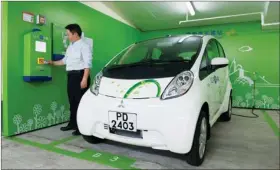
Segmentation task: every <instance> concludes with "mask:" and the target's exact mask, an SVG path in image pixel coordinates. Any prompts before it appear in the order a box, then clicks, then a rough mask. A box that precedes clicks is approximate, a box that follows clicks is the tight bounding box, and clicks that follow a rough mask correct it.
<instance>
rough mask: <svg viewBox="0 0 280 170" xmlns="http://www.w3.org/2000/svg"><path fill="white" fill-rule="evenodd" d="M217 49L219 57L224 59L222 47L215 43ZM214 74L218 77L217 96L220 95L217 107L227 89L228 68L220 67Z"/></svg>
mask: <svg viewBox="0 0 280 170" xmlns="http://www.w3.org/2000/svg"><path fill="white" fill-rule="evenodd" d="M216 43H217V46H218V49H219V57H222V58H225V57H226V56H225V52H224V49H223V47H222V45H221V44H220V43H219V42H218V41H216ZM216 73H217V75H218V77H219V80H220V81H219V94H220V100H219V105H221V104H222V103H223V101H224V97H225V93H226V89H227V83H228V78H229V77H228V67H222V68H219V69H217V70H216Z"/></svg>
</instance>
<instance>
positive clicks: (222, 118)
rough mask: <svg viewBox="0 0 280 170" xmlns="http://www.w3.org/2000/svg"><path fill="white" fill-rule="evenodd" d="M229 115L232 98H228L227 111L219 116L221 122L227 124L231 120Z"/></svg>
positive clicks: (230, 113)
mask: <svg viewBox="0 0 280 170" xmlns="http://www.w3.org/2000/svg"><path fill="white" fill-rule="evenodd" d="M231 115H232V97H231V96H230V97H229V102H228V110H227V111H226V112H225V113H223V114H222V115H221V120H222V121H226V122H228V121H230V120H231Z"/></svg>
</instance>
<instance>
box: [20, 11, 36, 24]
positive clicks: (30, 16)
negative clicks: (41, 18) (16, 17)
mask: <svg viewBox="0 0 280 170" xmlns="http://www.w3.org/2000/svg"><path fill="white" fill-rule="evenodd" d="M22 20H23V21H25V22H29V23H34V14H32V13H30V12H22Z"/></svg>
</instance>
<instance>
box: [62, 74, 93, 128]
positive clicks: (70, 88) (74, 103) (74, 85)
mask: <svg viewBox="0 0 280 170" xmlns="http://www.w3.org/2000/svg"><path fill="white" fill-rule="evenodd" d="M83 75H84V70H80V71H69V72H67V79H68V80H67V93H68V100H69V104H70V121H69V124H68V126H71V127H73V128H75V129H78V126H77V110H78V106H79V103H80V100H81V98H82V96H83V95H84V93H85V92H86V91H87V90H88V88H89V86H90V76H89V77H88V81H87V87H86V88H84V89H81V81H82V79H83Z"/></svg>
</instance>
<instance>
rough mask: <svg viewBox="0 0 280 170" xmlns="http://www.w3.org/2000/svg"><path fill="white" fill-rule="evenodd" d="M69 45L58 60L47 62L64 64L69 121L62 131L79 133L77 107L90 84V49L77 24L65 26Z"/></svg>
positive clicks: (56, 64) (58, 64)
mask: <svg viewBox="0 0 280 170" xmlns="http://www.w3.org/2000/svg"><path fill="white" fill-rule="evenodd" d="M65 29H66V31H67V36H68V39H69V41H70V45H69V46H68V48H67V50H66V54H65V57H64V58H63V59H62V60H59V61H49V64H51V65H55V66H60V65H66V71H67V79H68V80H67V93H68V99H69V104H70V112H71V114H70V121H69V123H68V125H67V126H65V127H62V128H61V130H62V131H67V130H75V131H74V132H73V133H72V134H73V135H80V132H79V129H78V126H77V119H76V118H77V109H78V106H79V103H80V100H81V98H82V96H83V94H84V93H85V92H86V91H87V90H88V88H89V86H90V68H91V67H92V49H91V48H90V46H89V45H88V44H87V43H86V42H85V41H84V40H83V39H81V35H82V30H81V28H80V26H79V25H78V24H70V25H67V26H66V27H65Z"/></svg>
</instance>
